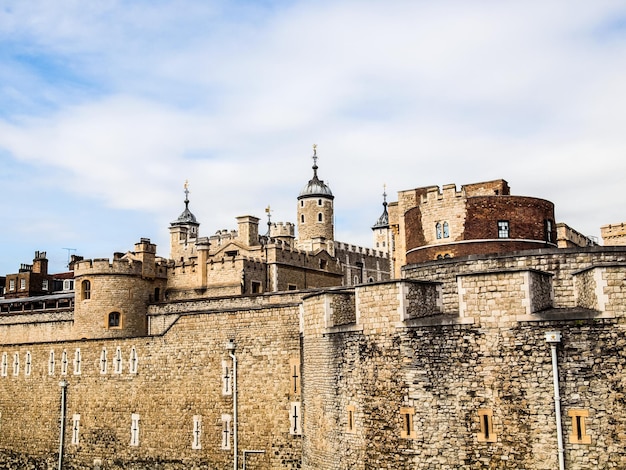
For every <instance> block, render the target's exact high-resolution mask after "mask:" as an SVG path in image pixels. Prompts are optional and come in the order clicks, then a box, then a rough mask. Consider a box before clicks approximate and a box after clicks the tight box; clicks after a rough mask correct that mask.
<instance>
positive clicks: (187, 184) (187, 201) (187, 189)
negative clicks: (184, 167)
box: [183, 180, 189, 208]
mask: <svg viewBox="0 0 626 470" xmlns="http://www.w3.org/2000/svg"><path fill="white" fill-rule="evenodd" d="M183 187H184V188H185V208H187V207H188V206H189V180H185V184H184V185H183Z"/></svg>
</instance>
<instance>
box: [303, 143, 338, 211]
mask: <svg viewBox="0 0 626 470" xmlns="http://www.w3.org/2000/svg"><path fill="white" fill-rule="evenodd" d="M317 158H318V157H317V144H313V178H311V179H310V180H309V182H308V184H307V185H306V186H305V187H304V188H303V189H302V191H300V195H299V196H298V199H301V198H303V197H309V196H315V197H317V196H324V197H329V198H331V199H334V196H333V193H332V191H331V190H330V188H329V187H328V185H326V184H324V180H321V179H319V178H318V177H317V169H318V166H317Z"/></svg>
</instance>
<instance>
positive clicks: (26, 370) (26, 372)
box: [24, 351, 32, 377]
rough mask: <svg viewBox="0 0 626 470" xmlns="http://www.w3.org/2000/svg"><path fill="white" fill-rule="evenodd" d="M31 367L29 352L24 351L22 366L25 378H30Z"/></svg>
mask: <svg viewBox="0 0 626 470" xmlns="http://www.w3.org/2000/svg"><path fill="white" fill-rule="evenodd" d="M31 366H32V356H31V354H30V351H26V363H25V364H24V375H25V376H26V377H28V376H30V372H31V368H32V367H31Z"/></svg>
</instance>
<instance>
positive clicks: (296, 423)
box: [289, 401, 302, 436]
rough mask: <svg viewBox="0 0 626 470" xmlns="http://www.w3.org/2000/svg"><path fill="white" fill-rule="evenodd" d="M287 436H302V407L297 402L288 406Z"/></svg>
mask: <svg viewBox="0 0 626 470" xmlns="http://www.w3.org/2000/svg"><path fill="white" fill-rule="evenodd" d="M289 434H291V435H292V436H299V435H301V434H302V405H301V403H300V402H299V401H294V402H291V404H290V406H289Z"/></svg>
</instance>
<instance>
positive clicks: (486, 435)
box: [476, 408, 498, 442]
mask: <svg viewBox="0 0 626 470" xmlns="http://www.w3.org/2000/svg"><path fill="white" fill-rule="evenodd" d="M478 422H479V426H480V428H479V429H480V431H479V432H478V434H477V435H476V438H477V439H478V442H497V441H498V436H497V434H496V433H495V432H494V430H493V410H492V409H490V408H481V409H479V410H478Z"/></svg>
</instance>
